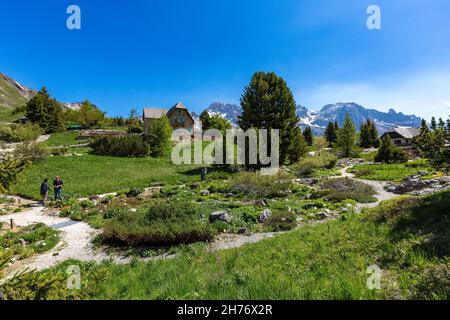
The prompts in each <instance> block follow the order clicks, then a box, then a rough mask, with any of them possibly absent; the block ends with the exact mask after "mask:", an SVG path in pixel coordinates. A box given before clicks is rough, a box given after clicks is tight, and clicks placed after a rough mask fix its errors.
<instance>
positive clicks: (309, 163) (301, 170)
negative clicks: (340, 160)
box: [291, 152, 337, 177]
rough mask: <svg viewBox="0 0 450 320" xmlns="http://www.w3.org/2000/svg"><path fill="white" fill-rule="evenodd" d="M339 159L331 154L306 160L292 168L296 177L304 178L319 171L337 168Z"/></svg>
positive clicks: (326, 153)
mask: <svg viewBox="0 0 450 320" xmlns="http://www.w3.org/2000/svg"><path fill="white" fill-rule="evenodd" d="M336 163H337V157H336V156H335V155H334V154H332V153H329V152H322V153H321V154H320V155H317V156H314V157H310V158H305V159H303V160H301V161H299V162H297V163H296V164H294V165H293V166H292V168H291V169H292V170H293V171H294V173H295V175H297V176H299V177H302V176H308V175H311V174H312V173H313V172H314V171H315V170H317V169H333V168H334V167H335V166H336Z"/></svg>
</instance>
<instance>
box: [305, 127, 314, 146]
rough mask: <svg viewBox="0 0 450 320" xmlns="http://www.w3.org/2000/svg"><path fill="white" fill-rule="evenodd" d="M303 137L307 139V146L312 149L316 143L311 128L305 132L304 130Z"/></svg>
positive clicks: (307, 128)
mask: <svg viewBox="0 0 450 320" xmlns="http://www.w3.org/2000/svg"><path fill="white" fill-rule="evenodd" d="M303 137H304V138H305V141H306V144H307V145H308V146H310V147H311V146H312V145H313V143H314V138H313V134H312V131H311V127H309V126H307V127H306V128H305V130H303Z"/></svg>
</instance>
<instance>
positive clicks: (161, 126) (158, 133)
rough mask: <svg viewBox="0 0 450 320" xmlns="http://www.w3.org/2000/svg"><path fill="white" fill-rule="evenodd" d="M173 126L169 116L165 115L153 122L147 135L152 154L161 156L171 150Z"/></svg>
mask: <svg viewBox="0 0 450 320" xmlns="http://www.w3.org/2000/svg"><path fill="white" fill-rule="evenodd" d="M171 136H172V127H171V126H170V122H169V118H167V117H166V116H163V117H161V118H159V119H154V120H153V121H152V122H151V125H150V128H149V131H148V134H147V135H146V136H145V139H146V141H147V142H148V143H149V145H150V150H151V155H152V156H153V157H161V156H163V155H165V154H167V152H169V150H170V146H171V143H172V142H171Z"/></svg>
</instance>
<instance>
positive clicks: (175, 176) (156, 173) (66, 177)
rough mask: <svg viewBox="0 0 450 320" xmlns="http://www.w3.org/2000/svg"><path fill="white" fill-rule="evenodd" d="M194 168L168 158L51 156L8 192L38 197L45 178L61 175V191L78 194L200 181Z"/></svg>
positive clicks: (31, 169) (28, 172)
mask: <svg viewBox="0 0 450 320" xmlns="http://www.w3.org/2000/svg"><path fill="white" fill-rule="evenodd" d="M195 169H196V167H194V166H189V165H182V166H175V165H173V164H172V163H171V161H170V159H156V158H149V157H148V158H118V157H106V156H95V155H89V154H87V155H82V156H72V157H64V156H55V157H49V158H47V159H46V160H43V161H41V162H38V163H35V164H33V166H32V167H31V168H30V169H29V170H28V171H27V172H26V173H25V174H24V175H23V178H22V180H21V181H20V182H19V183H18V184H17V185H15V186H14V188H13V190H12V192H14V193H16V194H20V195H22V196H25V197H30V198H36V199H37V198H39V185H40V183H41V182H42V180H43V179H44V178H46V177H48V178H49V179H53V178H54V177H55V176H61V177H62V179H63V181H64V192H65V193H69V194H76V195H81V196H88V195H96V194H102V193H108V192H117V191H121V190H123V189H130V188H132V187H136V188H142V187H148V186H150V185H151V184H152V183H155V182H160V183H162V182H164V183H165V184H179V183H184V182H188V181H194V180H200V174H199V173H198V172H197V171H198V170H195Z"/></svg>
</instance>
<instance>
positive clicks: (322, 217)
mask: <svg viewBox="0 0 450 320" xmlns="http://www.w3.org/2000/svg"><path fill="white" fill-rule="evenodd" d="M317 217H318V218H320V219H326V218H328V214H327V213H326V212H323V211H322V212H319V213H318V214H317Z"/></svg>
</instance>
